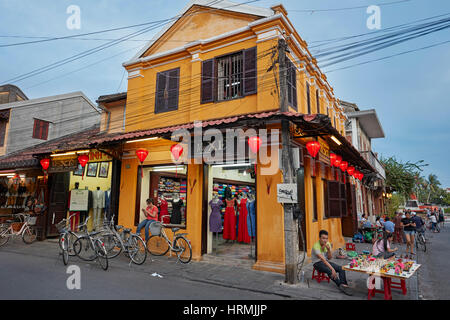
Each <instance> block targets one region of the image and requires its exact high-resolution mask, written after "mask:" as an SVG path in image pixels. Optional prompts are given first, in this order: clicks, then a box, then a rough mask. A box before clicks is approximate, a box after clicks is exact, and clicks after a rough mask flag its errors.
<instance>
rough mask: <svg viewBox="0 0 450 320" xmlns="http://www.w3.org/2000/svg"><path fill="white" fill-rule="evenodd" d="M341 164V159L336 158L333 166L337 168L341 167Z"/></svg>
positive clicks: (339, 157)
mask: <svg viewBox="0 0 450 320" xmlns="http://www.w3.org/2000/svg"><path fill="white" fill-rule="evenodd" d="M341 162H342V157H341V156H336V160H335V161H334V166H335V167H339V166H340V165H341Z"/></svg>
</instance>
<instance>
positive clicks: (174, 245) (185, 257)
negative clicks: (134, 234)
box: [147, 215, 192, 263]
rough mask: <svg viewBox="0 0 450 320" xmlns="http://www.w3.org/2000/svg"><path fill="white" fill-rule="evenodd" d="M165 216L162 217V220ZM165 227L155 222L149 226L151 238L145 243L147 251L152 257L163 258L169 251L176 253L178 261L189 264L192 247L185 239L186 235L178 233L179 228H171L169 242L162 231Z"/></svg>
mask: <svg viewBox="0 0 450 320" xmlns="http://www.w3.org/2000/svg"><path fill="white" fill-rule="evenodd" d="M164 217H168V216H167V215H166V216H162V217H161V218H162V219H163V218H164ZM166 228H168V226H167V225H165V224H163V223H161V222H159V221H156V222H153V223H152V224H151V225H150V232H151V234H152V235H151V236H150V238H149V239H148V241H147V250H148V252H150V254H152V255H154V256H163V255H165V254H166V253H167V252H168V251H169V249H170V250H171V251H173V252H175V253H176V255H177V257H178V261H180V262H181V263H189V262H190V261H191V259H192V247H191V243H190V241H189V240H188V239H187V238H186V237H185V236H186V235H187V233H178V234H177V231H179V230H180V228H172V232H173V241H170V240H169V238H168V237H167V235H166V232H165V231H164V230H165V229H166Z"/></svg>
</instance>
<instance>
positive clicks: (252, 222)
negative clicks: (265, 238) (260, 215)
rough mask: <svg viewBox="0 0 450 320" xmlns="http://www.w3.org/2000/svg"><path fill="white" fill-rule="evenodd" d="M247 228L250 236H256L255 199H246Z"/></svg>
mask: <svg viewBox="0 0 450 320" xmlns="http://www.w3.org/2000/svg"><path fill="white" fill-rule="evenodd" d="M247 211H248V215H247V229H248V235H249V236H250V237H255V236H256V208H255V201H247Z"/></svg>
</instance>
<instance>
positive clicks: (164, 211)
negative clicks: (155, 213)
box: [159, 196, 170, 223]
mask: <svg viewBox="0 0 450 320" xmlns="http://www.w3.org/2000/svg"><path fill="white" fill-rule="evenodd" d="M160 201H161V202H160V205H159V221H161V222H162V223H170V216H169V210H168V208H169V203H168V202H167V200H166V198H164V196H161V199H160ZM163 216H167V217H164V218H163Z"/></svg>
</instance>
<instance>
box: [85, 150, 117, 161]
mask: <svg viewBox="0 0 450 320" xmlns="http://www.w3.org/2000/svg"><path fill="white" fill-rule="evenodd" d="M109 160H112V158H111V157H110V156H109V155H107V154H105V153H103V152H101V151H98V150H91V151H90V152H89V162H101V161H109Z"/></svg>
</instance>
